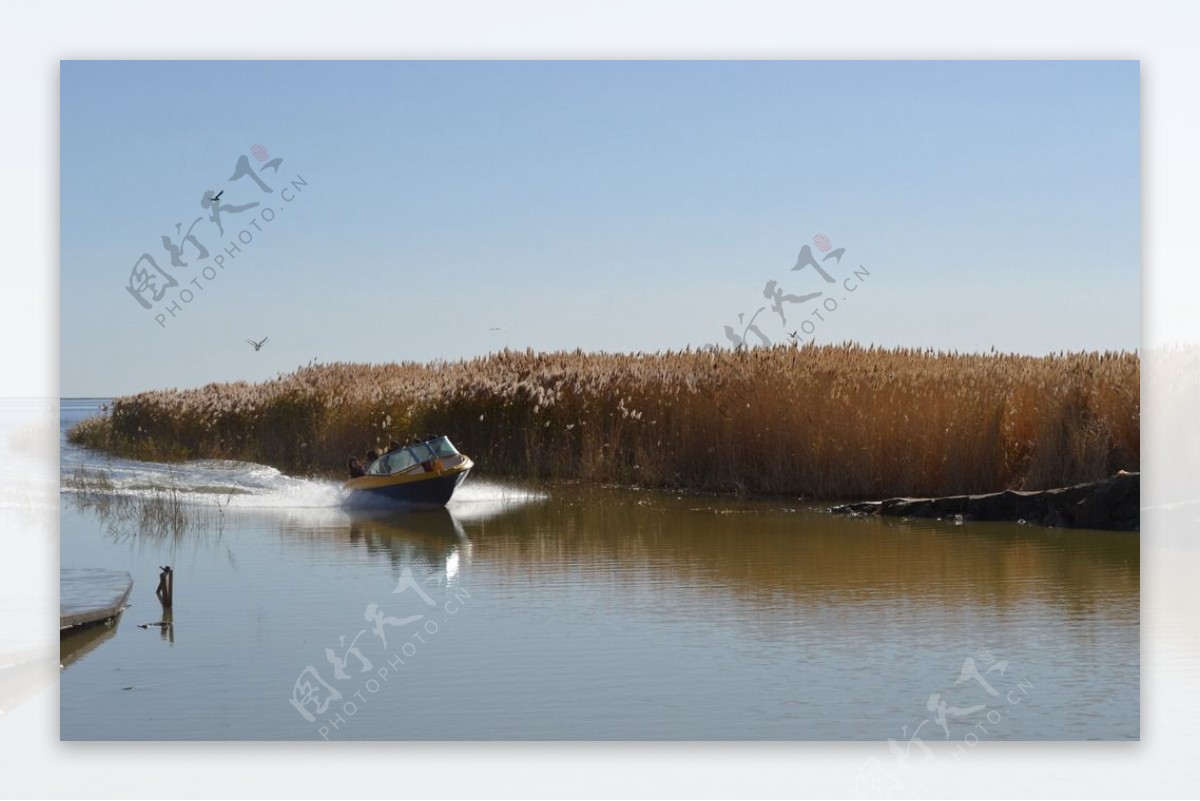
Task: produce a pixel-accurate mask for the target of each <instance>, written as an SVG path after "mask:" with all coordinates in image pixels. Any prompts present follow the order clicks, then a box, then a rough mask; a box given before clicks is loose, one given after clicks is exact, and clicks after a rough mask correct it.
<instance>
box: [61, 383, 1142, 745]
mask: <svg viewBox="0 0 1200 801" xmlns="http://www.w3.org/2000/svg"><path fill="white" fill-rule="evenodd" d="M98 403H99V402H96V401H69V400H65V401H63V403H62V407H61V422H62V426H63V430H64V431H65V429H66V428H67V427H68V426H69V425H71V424H72V423H74V422H75V421H77V420H79V419H82V418H83V417H85V416H88V415H90V414H92V413H94V412H95V410H96V408H97V406H98ZM462 444H463V446H464V448H465V449H466V450H467V451H468V452H469V447H468V443H462ZM62 473H63V480H64V483H65V484H68V485H69V484H71V483H72V482H73V481H78V479H79V478H80V477H85V478H86V479H87V480H88V481H91V482H92V483H93V484H95V483H96V482H97V481H101V482H103V483H102V484H101V485H100V486H97V487H95V488H94V490H93V491H90V492H80V491H78V490H75V489H71V488H69V487H68V488H67V489H65V490H64V492H63V493H62V497H61V504H62V545H61V554H62V555H61V562H62V566H63V567H103V568H110V569H118V570H128V571H129V572H130V573H131V574H132V575H133V576H134V579H135V585H134V589H133V594H132V597H131V603H132V606H131V607H130V608H129V609H128V611H126V613H125V614H124V616H123V618H122V619H121V621H120V622H119V624H118V625H117V626H116V628H115V629H109V630H100V631H92V632H88V633H87V634H85V635H82V636H74V637H71V638H67V639H64V640H63V643H62V645H63V655H62V658H63V662H64V664H65V669H64V671H63V675H62V682H61V718H62V719H61V723H62V728H61V732H62V737H63V739H68V740H87V739H122V740H127V739H139V740H140V739H202V740H207V739H280V740H282V739H321V738H326V739H331V740H333V739H338V740H354V739H362V740H379V739H429V740H446V739H583V740H595V739H635V740H636V739H720V740H725V739H817V740H847V739H868V740H883V739H887V738H894V739H896V740H897V741H900V742H901V743H904V742H908V741H909V738H910V737H911V736H912V735H913V733H914V731H919V736H920V738H921V739H922V740H925V741H934V740H946V739H950V740H958V741H962V739H963V738H964V736H966V735H967V734H968V733H970V732H976V733H977V735H978V736H980V737H982V738H985V739H997V740H1014V739H1056V740H1057V739H1136V738H1138V736H1139V730H1140V729H1139V702H1138V698H1139V650H1138V646H1139V634H1138V618H1139V602H1138V598H1139V578H1138V576H1139V539H1138V535H1137V534H1126V533H1111V532H1097V531H1067V530H1056V529H1044V528H1039V527H1032V526H1018V525H1008V524H983V523H968V524H965V525H960V526H956V525H953V524H950V523H941V522H931V521H912V522H902V521H896V520H888V521H885V520H876V519H846V518H841V517H835V516H831V515H829V514H827V513H825V512H823V511H821V510H820V509H819V508H815V507H813V506H810V505H806V504H803V503H801V502H792V503H789V502H787V501H779V500H773V501H753V502H749V501H739V500H727V499H713V498H698V497H688V496H684V497H677V496H675V495H670V494H661V493H651V492H636V491H631V490H617V489H602V488H600V489H595V488H593V489H588V488H581V487H575V486H557V485H555V486H538V487H529V486H522V485H517V484H512V483H506V482H499V481H492V480H489V479H488V478H487V477H486V476H484V475H478V476H475V475H473V476H472V477H471V478H470V479H469V480H468V481H467V483H466V484H464V485H463V487H462V489H461V490H460V493H459V494H458V495H456V497H455V500H454V502H452V504H451V506H450V508H449V509H448V510H444V511H441V510H439V511H437V512H421V513H412V514H408V515H396V516H391V517H386V518H377V517H376V518H372V517H351V516H350V515H348V514H346V513H345V512H343V511H342V510H341V509H340V508H339V506H338V503H339V500H340V494H339V489H338V486H339V485H338V483H337V482H332V481H329V482H324V481H307V480H299V479H291V478H288V477H286V476H283V475H281V474H279V473H278V471H275V470H273V469H271V468H266V467H263V466H260V465H251V464H246V463H239V462H212V461H209V462H199V463H193V464H188V465H182V466H167V465H157V464H149V463H139V462H130V461H125V460H117V459H109V458H107V457H105V456H103V455H101V454H96V453H93V452H88V451H85V450H82V449H79V448H75V447H73V446H71V445H69V444H67V443H66V442H65V440H64V441H63V451H62ZM176 503H178V509H179V510H181V511H182V512H183V517H184V521H185V524H184V525H183V526H179V525H177V524H176V523H174V522H172V521H171V519H170V510H171V509H173V508H174V506H173V505H174V504H176ZM156 509H157V510H158V511H159V514H158V515H154V514H150V512H151V511H153V510H156ZM163 510H167V515H166V519H164V518H163V516H162V512H163ZM166 564H170V565H173V566H174V568H175V571H176V572H175V595H176V597H175V606H174V610H173V615H172V621H171V625H170V627H169V628H164V627H158V626H150V627H148V628H145V629H142V628H139V624H151V623H158V622H161V621H163V614H162V610H161V608H160V607H159V605H158V602H157V601H156V599H155V597H154V589H155V586H156V584H157V579H158V566H159V565H166ZM418 615H420V616H421V617H419V618H417V617H416V616H418ZM327 649H328V650H327ZM339 672H340V676H339V675H338V674H339ZM310 717H311V720H310V719H309V718H310ZM997 720H998V721H999V722H998V723H996V722H993V721H997ZM981 722H982V723H983V724H984V726H985V727H986V729H987V734H986V735H984V734H980V733H979V732H980V730H979V729H978V728H976V724H979V723H981Z"/></svg>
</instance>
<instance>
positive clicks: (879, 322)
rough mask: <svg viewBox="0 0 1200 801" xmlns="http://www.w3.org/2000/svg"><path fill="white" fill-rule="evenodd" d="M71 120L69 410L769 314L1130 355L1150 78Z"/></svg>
mask: <svg viewBox="0 0 1200 801" xmlns="http://www.w3.org/2000/svg"><path fill="white" fill-rule="evenodd" d="M60 103H61V109H60V112H61V114H60V118H61V175H60V182H61V185H60V196H61V197H60V202H61V206H60V208H61V219H60V237H61V239H60V259H61V262H60V295H61V348H62V359H61V370H62V374H61V385H60V386H61V390H60V391H61V394H62V395H63V396H64V397H81V396H105V397H107V396H111V395H117V394H126V393H130V392H136V391H140V390H144V389H157V388H167V387H192V386H202V385H204V384H207V383H209V382H213V381H230V380H249V381H256V380H262V379H265V378H270V377H272V376H274V375H277V374H279V373H281V372H288V371H291V370H293V369H295V368H297V367H299V366H302V365H304V364H308V363H310V362H311V361H314V360H316V361H318V362H337V361H343V362H345V361H352V362H390V361H407V360H416V361H429V360H435V359H457V358H463V357H470V356H475V355H481V354H485V353H488V352H492V351H495V350H499V349H502V348H505V347H507V348H516V349H525V348H533V349H536V350H559V349H571V350H573V349H575V348H582V349H584V350H588V351H595V350H603V351H643V352H649V351H656V350H663V349H668V348H670V349H679V348H683V347H686V346H691V347H699V346H704V345H706V344H710V343H717V344H722V345H725V346H728V345H729V344H730V342H729V340H728V339H727V338H726V333H725V327H726V326H729V327H730V328H731V329H733V330H734V331H735V333H737V334H739V335H740V334H746V335H747V336H748V338H749V339H750V341H752V342H758V341H759V339H758V337H757V336H755V335H754V334H753V333H752V332H749V331H747V329H746V324H747V323H749V322H750V321H751V320H753V321H754V324H755V325H756V326H757V328H758V330H759V331H761V332H762V335H763V336H765V337H766V338H767V339H769V340H770V341H771V342H776V343H778V342H786V341H788V339H789V334H790V333H791V332H796V335H797V338H798V339H800V340H801V341H809V340H812V341H816V342H818V343H837V342H842V341H854V342H859V343H862V344H877V345H885V346H898V345H902V346H911V347H922V348H925V347H930V348H935V349H942V350H959V351H987V350H989V349H991V348H992V347H995V348H996V349H998V350H1002V351H1016V352H1024V353H1034V354H1041V353H1048V352H1053V351H1058V350H1083V349H1086V350H1093V349H1097V350H1104V349H1127V350H1131V349H1135V348H1138V347H1139V327H1140V288H1139V287H1140V284H1139V279H1140V271H1139V252H1140V230H1139V228H1140V223H1139V218H1140V198H1139V191H1140V188H1139V187H1140V176H1139V163H1140V152H1139V150H1140V149H1139V128H1140V114H1139V103H1140V98H1139V64H1138V62H1136V61H1042V62H1037V61H996V62H955V61H941V62H920V61H909V62H884V61H878V62H873V61H866V62H859V61H829V62H820V61H786V62H773V61H753V62H737V61H709V62H685V61H653V62H636V61H607V62H605V61H601V62H572V61H548V62H520V61H502V62H455V61H436V62H420V61H397V62H368V61H361V62H320V61H317V62H286V61H264V62H219V61H205V62H182V61H172V62H155V61H138V62H120V61H104V62H83V61H64V62H62V64H61V73H60ZM239 164H240V165H241V168H239ZM268 190H269V191H268ZM206 193H208V196H212V195H215V194H216V193H220V194H219V196H217V200H216V204H215V205H216V206H219V209H220V210H219V213H218V214H217V220H214V219H212V210H213V208H214V204H213V203H210V202H207V201H205V200H204V198H205V197H206ZM218 223H219V225H218ZM177 225H178V228H177ZM222 229H223V230H222ZM189 230H190V231H191V233H192V234H193V239H192V240H185V239H184V236H185V234H186V233H187V232H188V231H189ZM164 236H165V237H167V239H166V240H165V241H166V242H167V243H168V244H169V245H170V246H172V247H175V248H178V249H179V252H178V256H177V259H178V261H179V262H180V264H178V265H174V264H172V254H171V252H170V251H169V250H168V249H167V248H166V247H164ZM197 245H199V247H198V246H197ZM806 246H807V247H808V249H809V250H808V252H809V253H811V254H812V256H813V260H814V261H815V264H816V266H813V265H812V264H809V266H803V267H800V268H799V269H793V268H794V267H797V266H798V262H799V256H800V254H801V252H802V249H803V248H805V247H806ZM200 247H203V248H204V251H206V252H207V255H206V256H204V255H203V252H202V251H201V250H200V249H199V248H200ZM143 254H148V255H149V257H150V259H152V260H153V262H151V261H149V260H147V259H145V258H143ZM818 267H819V268H820V269H819V270H818V269H817V268H818ZM135 271H140V272H138V273H136V274H135V275H134V276H133V278H131V273H135ZM822 271H823V272H824V273H825V275H827V276H828V278H829V279H830V280H829V281H827V280H826V279H825V277H823V276H822ZM210 275H211V277H209V276H210ZM146 276H153V277H154V279H155V281H154V283H150V284H147V283H146V282H144V281H143V280H142V278H144V277H146ZM171 281H174V282H175V284H174V286H169V282H171ZM770 281H774V282H776V283H775V284H773V285H769V284H768V282H770ZM131 284H132V286H133V289H134V290H138V292H136V293H135V292H134V291H131ZM768 288H770V289H771V290H774V291H776V292H778V297H779V299H778V300H775V299H773V298H768V297H767V296H766V294H765V293H764V290H768ZM156 293H158V294H157V297H156ZM816 293H820V294H819V295H817V294H816ZM135 294H137V296H135ZM139 297H140V298H141V300H139ZM143 303H145V304H147V305H149V308H146V307H145V306H144V305H143ZM773 306H778V309H779V310H778V311H777V310H775V309H774V308H772V307H773ZM760 309H761V311H759V310H760ZM739 315H741V318H740V321H739ZM263 337H269V338H270V339H269V341H268V342H267V343H266V344H265V345H264V346H263V347H262V349H261V350H259V351H255V350H254V349H253V348H252V347H251V346H250V345H248V344H247V343H246V341H245V340H246V339H247V338H249V339H254V340H261V339H262V338H263Z"/></svg>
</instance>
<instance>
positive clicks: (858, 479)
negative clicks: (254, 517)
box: [70, 344, 1140, 499]
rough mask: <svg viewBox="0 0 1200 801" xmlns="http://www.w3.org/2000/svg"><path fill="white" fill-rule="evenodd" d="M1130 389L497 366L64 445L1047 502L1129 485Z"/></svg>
mask: <svg viewBox="0 0 1200 801" xmlns="http://www.w3.org/2000/svg"><path fill="white" fill-rule="evenodd" d="M1139 373H1140V361H1139V358H1138V355H1137V354H1136V353H1128V352H1105V353H1061V354H1057V355H1050V356H1044V357H1032V356H1021V355H1012V354H959V353H946V352H933V351H930V350H912V349H892V350H889V349H882V348H876V347H864V346H859V345H853V344H845V345H836V346H829V345H827V346H812V345H809V346H803V347H798V346H785V345H780V346H776V347H773V348H754V349H749V350H746V349H742V350H732V351H731V350H701V351H694V350H684V351H668V352H663V353H652V354H640V353H639V354H607V353H583V352H581V351H575V352H557V353H535V352H532V351H525V352H514V351H503V352H500V353H496V354H493V355H490V356H486V357H480V358H476V359H470V360H464V361H456V362H433V363H428V364H418V363H412V362H406V363H400V364H346V363H337V364H323V365H311V366H308V367H305V368H302V369H299V370H297V371H295V372H293V373H290V374H288V375H281V376H278V377H277V378H275V379H273V380H270V381H266V382H263V383H260V384H253V385H252V384H248V383H245V382H238V383H230V384H210V385H209V386H206V387H203V388H200V389H191V390H166V391H152V392H143V393H139V394H137V395H133V396H129V397H124V398H119V399H117V400H115V401H114V402H113V403H112V405H111V407H110V408H109V409H108V410H107V412H106V414H105V415H104V416H102V417H98V418H93V419H91V420H87V421H84V422H83V423H81V424H80V425H79V426H77V427H76V428H75V429H74V430H73V431H71V432H70V438H71V440H72V441H74V442H78V443H81V444H84V445H88V446H91V447H95V448H100V449H103V450H107V451H112V452H116V453H120V454H122V455H127V456H133V457H136V458H143V459H156V460H173V459H189V458H200V457H205V458H229V459H244V460H248V461H255V462H261V463H265V464H270V465H274V466H276V467H279V468H280V469H283V470H287V471H291V472H303V473H324V474H329V473H333V472H336V471H339V470H341V469H342V468H343V467H344V465H345V462H346V459H347V457H348V455H349V454H362V453H363V452H364V451H366V450H367V449H368V448H370V447H375V446H379V445H384V444H386V443H387V442H388V441H389V440H391V439H401V440H403V439H406V438H407V437H408V436H409V435H411V434H420V433H426V432H430V433H438V434H441V433H444V434H448V435H449V436H450V438H451V439H452V440H453V441H454V442H455V444H457V445H458V446H459V447H460V448H461V449H462V450H463V451H464V452H466V453H468V454H470V455H471V456H472V457H473V458H474V459H475V460H476V462H477V463H478V465H479V469H480V470H482V471H485V472H486V473H488V474H492V475H510V476H520V477H536V478H552V479H581V480H586V481H594V482H611V483H619V484H636V485H640V486H647V487H663V488H680V489H692V490H701V491H718V492H730V491H732V492H743V493H754V494H779V495H792V496H803V497H809V498H829V499H832V498H852V497H855V498H857V497H888V496H896V495H946V494H955V493H962V492H985V491H993V490H997V489H1002V488H1015V489H1046V488H1050V487H1054V486H1063V485H1069V484H1074V483H1080V482H1084V481H1092V480H1097V479H1100V478H1103V477H1105V476H1108V475H1112V474H1113V473H1115V472H1116V471H1117V470H1121V469H1124V470H1137V469H1138V466H1139V458H1140V442H1139V424H1140V409H1139Z"/></svg>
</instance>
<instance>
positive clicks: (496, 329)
mask: <svg viewBox="0 0 1200 801" xmlns="http://www.w3.org/2000/svg"><path fill="white" fill-rule="evenodd" d="M488 330H489V331H499V330H500V329H499V328H489V329H488Z"/></svg>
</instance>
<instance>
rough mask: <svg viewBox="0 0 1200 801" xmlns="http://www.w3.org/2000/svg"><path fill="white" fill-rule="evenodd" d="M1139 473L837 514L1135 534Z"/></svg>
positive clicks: (855, 507) (860, 506)
mask: <svg viewBox="0 0 1200 801" xmlns="http://www.w3.org/2000/svg"><path fill="white" fill-rule="evenodd" d="M1140 478H1141V474H1140V473H1126V472H1121V473H1118V474H1117V475H1115V476H1113V477H1112V478H1106V479H1104V480H1103V481H1096V482H1092V483H1090V484H1077V485H1075V486H1073V487H1060V488H1057V489H1049V490H1041V491H1036V492H1019V491H1017V490H1005V491H1004V492H992V493H988V494H985V495H951V496H949V497H945V498H890V499H888V500H886V501H863V502H861V503H849V504H843V505H841V506H834V507H833V508H831V509H830V510H829V511H831V512H835V513H839V514H859V515H883V516H887V517H939V518H944V517H949V518H955V517H956V516H958V515H961V516H962V519H963V520H981V521H982V520H992V521H999V520H1011V521H1018V520H1021V521H1025V522H1027V523H1036V524H1038V525H1043V526H1059V527H1062V528H1094V529H1108V530H1111V531H1137V530H1139V529H1140V528H1141V511H1140V506H1141V486H1140Z"/></svg>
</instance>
